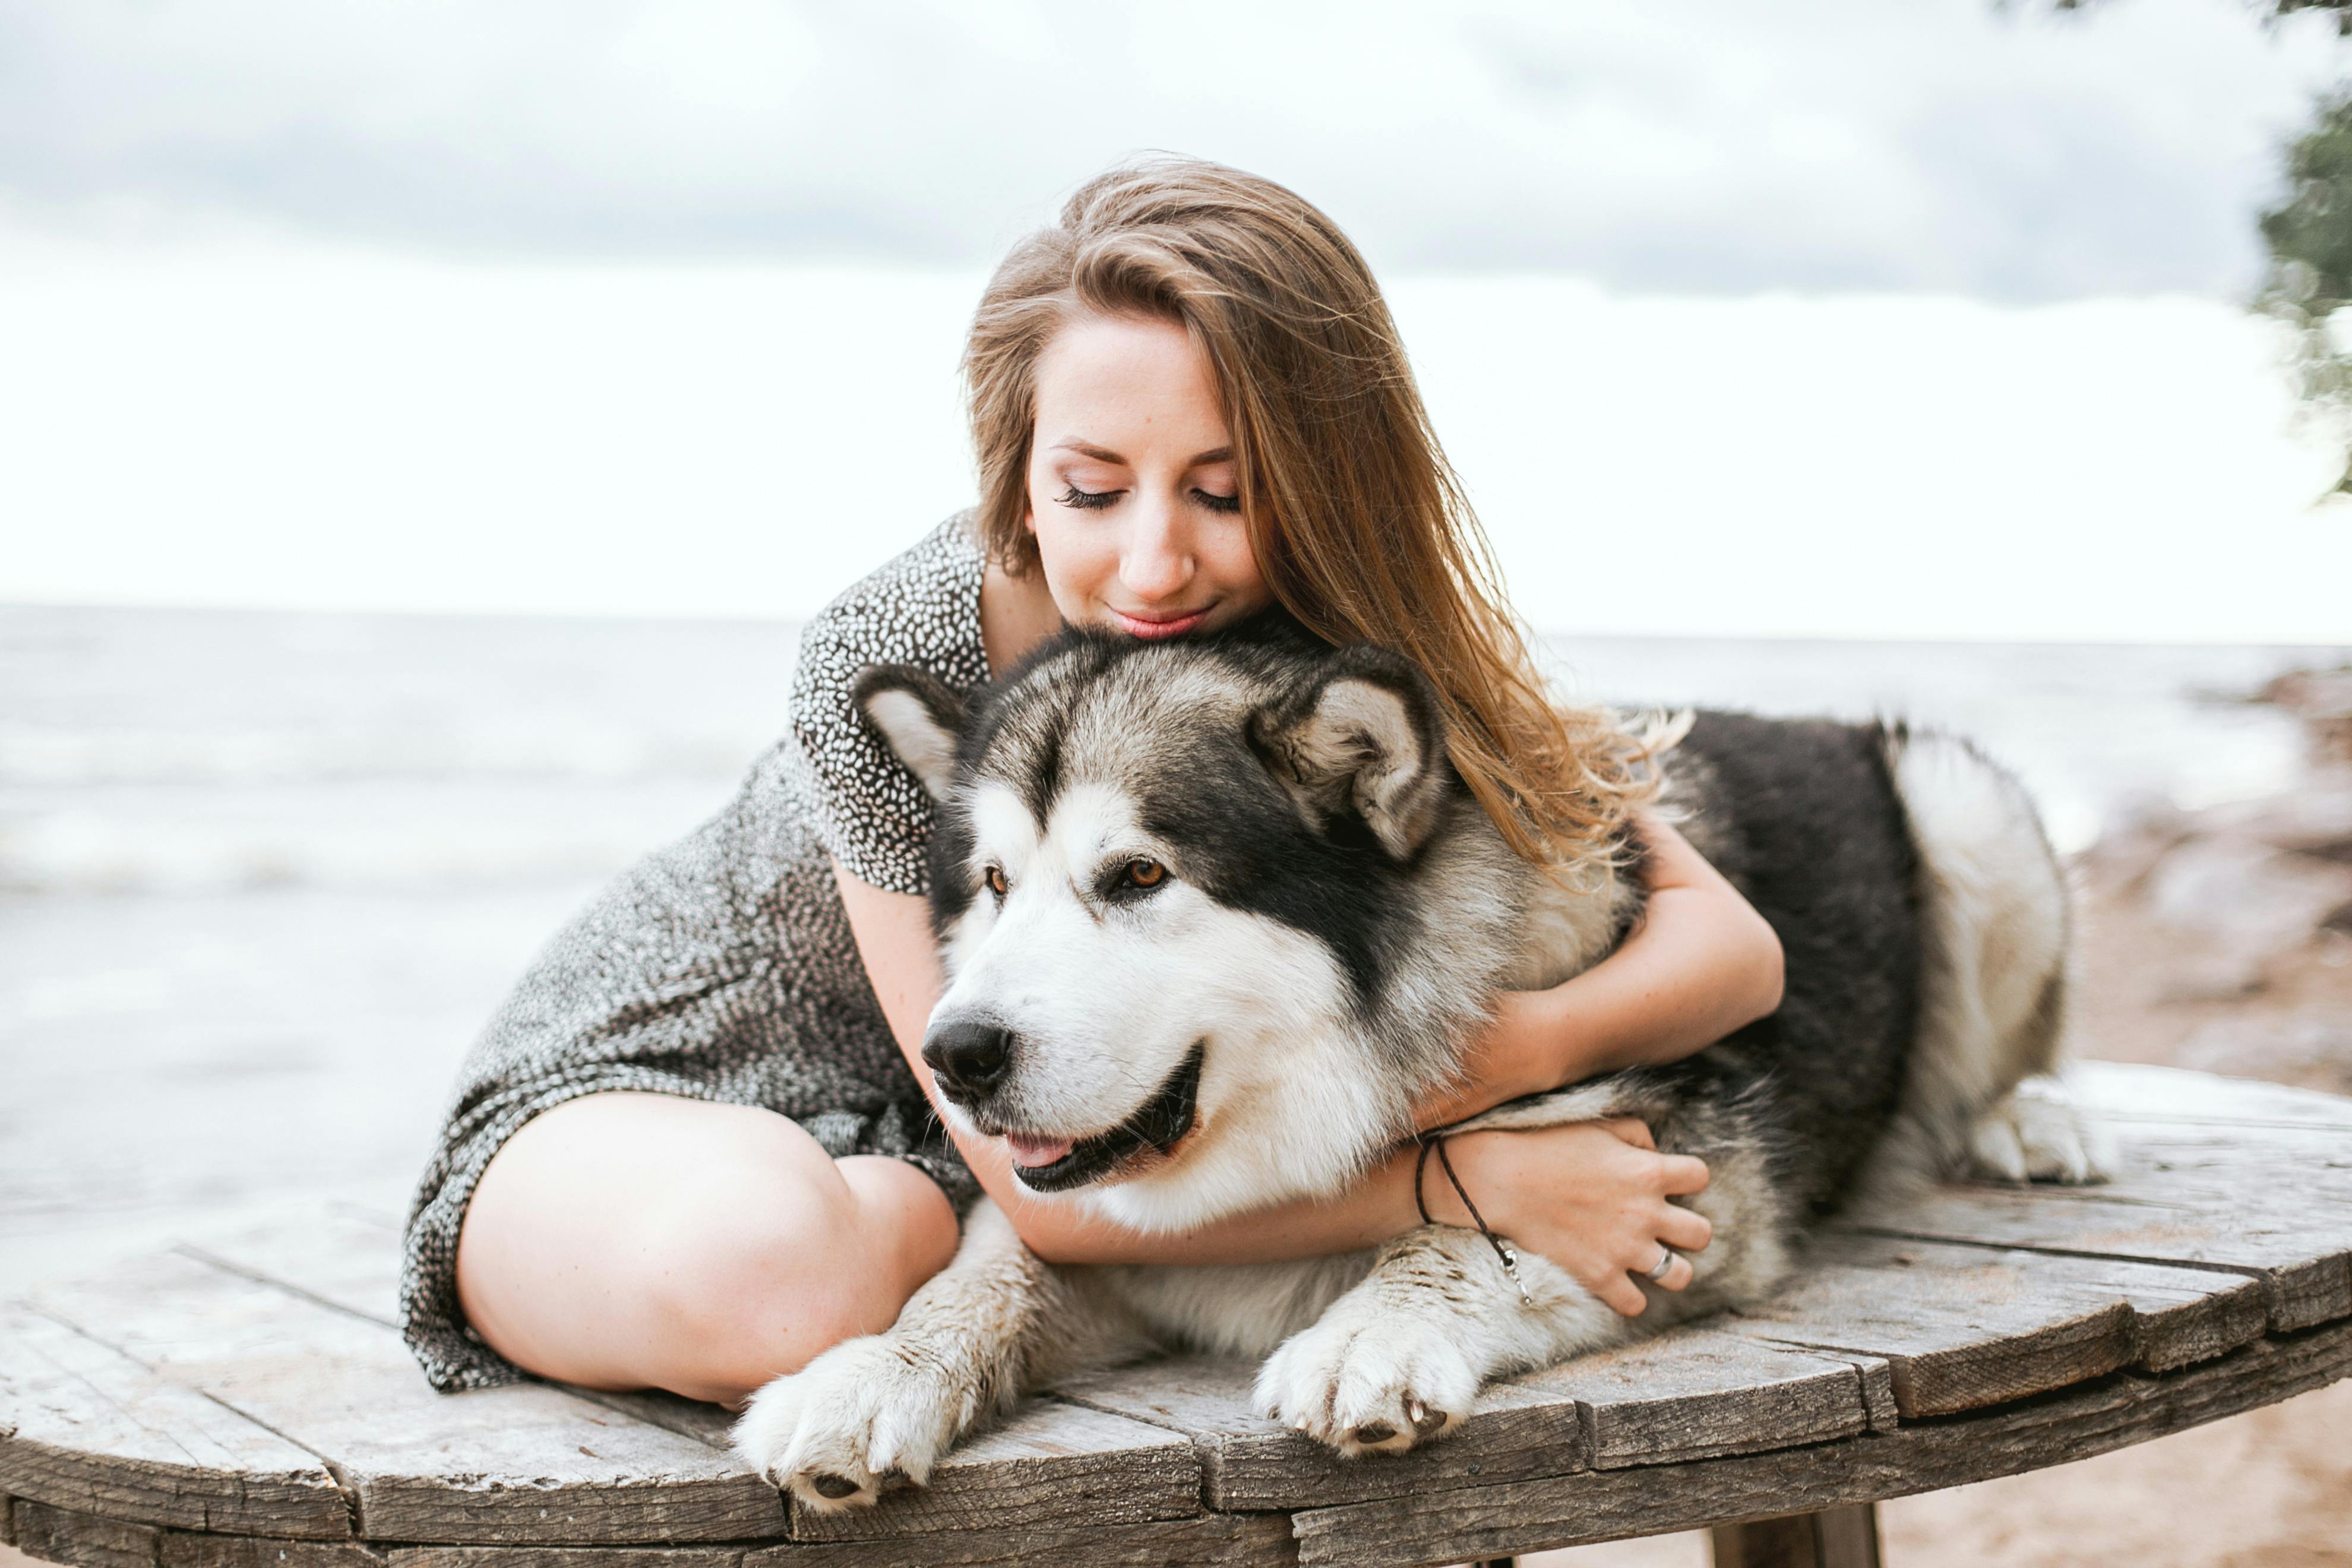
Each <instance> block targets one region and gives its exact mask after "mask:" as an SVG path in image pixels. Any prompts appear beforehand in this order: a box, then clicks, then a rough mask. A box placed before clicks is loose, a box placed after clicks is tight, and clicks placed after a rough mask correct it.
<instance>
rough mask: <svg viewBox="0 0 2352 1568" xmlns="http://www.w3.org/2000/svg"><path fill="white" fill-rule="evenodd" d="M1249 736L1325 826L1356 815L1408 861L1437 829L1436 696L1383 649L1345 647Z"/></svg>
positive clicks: (1262, 717) (1441, 776) (1440, 732)
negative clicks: (1336, 817) (1433, 829)
mask: <svg viewBox="0 0 2352 1568" xmlns="http://www.w3.org/2000/svg"><path fill="white" fill-rule="evenodd" d="M1250 738H1251V739H1252V740H1253V741H1254V742H1255V743H1256V745H1257V748H1258V751H1259V752H1260V754H1261V755H1263V756H1264V757H1265V761H1266V765H1267V766H1268V767H1269V768H1271V769H1272V770H1273V772H1274V775H1275V777H1276V778H1277V779H1279V780H1281V781H1282V783H1283V784H1284V786H1285V787H1286V788H1287V789H1288V790H1289V791H1290V794H1291V796H1292V798H1293V799H1295V800H1297V802H1298V804H1299V806H1300V808H1301V809H1302V810H1304V811H1305V812H1306V813H1307V816H1308V817H1309V818H1310V819H1312V820H1313V821H1315V822H1316V824H1317V825H1318V826H1322V825H1324V824H1327V823H1328V822H1329V821H1330V820H1331V819H1332V818H1333V817H1335V816H1340V815H1343V814H1346V815H1352V816H1356V817H1358V818H1360V820H1361V821H1362V822H1363V824H1364V826H1366V827H1368V828H1370V830H1371V834H1372V837H1374V838H1376V839H1378V840H1379V841H1380V845H1381V848H1383V849H1385V850H1387V851H1388V852H1389V854H1390V856H1391V858H1395V859H1399V860H1402V859H1406V858H1410V857H1411V856H1412V854H1413V852H1414V851H1415V850H1417V849H1419V848H1420V847H1421V846H1422V842H1423V840H1424V839H1426V838H1427V837H1429V833H1430V829H1431V828H1433V827H1434V826H1436V825H1437V808H1438V805H1439V804H1440V803H1441V802H1442V801H1443V800H1444V795H1445V727H1444V721H1443V720H1442V719H1441V717H1440V716H1439V710H1438V705H1437V692H1436V689H1434V688H1433V687H1432V686H1431V685H1430V683H1429V678H1428V677H1427V676H1425V675H1423V673H1422V672H1421V670H1420V668H1418V667H1417V666H1415V665H1414V664H1412V661H1410V660H1408V659H1406V658H1402V657H1400V656H1398V655H1396V654H1393V653H1391V652H1389V651H1388V649H1386V648H1382V647H1372V646H1371V645H1370V644H1369V643H1364V644H1359V645H1357V646H1356V647H1347V648H1342V649H1340V650H1339V652H1338V653H1336V654H1334V655H1333V656H1332V657H1331V658H1330V659H1329V660H1328V661H1327V662H1326V664H1325V665H1324V667H1323V668H1322V670H1321V671H1320V672H1318V676H1317V678H1316V679H1315V680H1314V681H1313V683H1312V684H1310V685H1309V686H1308V687H1307V688H1306V689H1304V690H1302V691H1301V692H1299V693H1298V694H1297V696H1296V697H1294V698H1292V699H1290V700H1287V701H1285V702H1282V703H1279V704H1277V705H1276V706H1275V707H1273V708H1271V709H1267V710H1263V711H1261V712H1260V713H1258V714H1257V715H1256V716H1255V718H1253V719H1252V720H1251V721H1250Z"/></svg>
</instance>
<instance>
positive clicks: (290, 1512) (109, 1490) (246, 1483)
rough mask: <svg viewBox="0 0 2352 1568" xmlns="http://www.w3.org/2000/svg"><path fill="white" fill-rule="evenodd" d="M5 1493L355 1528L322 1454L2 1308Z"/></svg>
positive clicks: (166, 1513)
mask: <svg viewBox="0 0 2352 1568" xmlns="http://www.w3.org/2000/svg"><path fill="white" fill-rule="evenodd" d="M151 1310H152V1309H151ZM0 1490H5V1491H6V1492H9V1493H13V1494H14V1495H16V1496H17V1497H20V1498H28V1499H31V1500H35V1501H37V1502H40V1503H46V1504H49V1505H51V1506H53V1507H56V1508H61V1509H66V1510H74V1511H79V1512H82V1513H94V1514H103V1515H105V1516H107V1517H109V1518H112V1519H118V1520H123V1521H130V1522H132V1523H141V1524H160V1525H178V1526H181V1527H183V1528H184V1529H188V1530H217V1531H253V1532H255V1533H266V1534H270V1535H285V1536H297V1537H306V1538H313V1539H335V1538H341V1537H348V1536H349V1535H350V1534H351V1532H352V1525H351V1510H350V1507H349V1504H348V1503H347V1501H346V1500H345V1498H344V1496H343V1493H342V1491H341V1489H339V1488H338V1487H337V1486H336V1484H335V1479H334V1477H332V1476H331V1475H330V1474H328V1473H327V1469H326V1467H325V1466H323V1465H321V1464H320V1462H319V1459H318V1457H317V1456H316V1455H314V1454H311V1453H309V1452H307V1451H305V1450H304V1449H302V1448H300V1447H296V1446H295V1445H294V1444H292V1443H290V1442H288V1441H287V1440H286V1439H285V1438H284V1437H282V1436H278V1434H277V1433H275V1432H272V1431H269V1430H268V1429H267V1428H266V1427H263V1426H257V1425H256V1424H255V1423H254V1422H252V1421H250V1420H248V1419H247V1418H246V1417H245V1416H243V1415H238V1414H237V1413H236V1411H234V1410H228V1409H225V1408H223V1407H222V1406H221V1405H218V1404H216V1403H215V1402H214V1401H213V1400H210V1399H207V1398H205V1396H204V1395H203V1394H199V1393H197V1392H195V1391H194V1389H191V1388H188V1387H186V1386H184V1385H183V1384H178V1383H174V1382H172V1381H171V1380H169V1379H168V1378H165V1377H162V1376H159V1375H157V1373H154V1372H153V1371H152V1370H151V1369H149V1368H148V1367H146V1366H143V1365H142V1364H141V1363H138V1362H136V1361H134V1360H132V1359H131V1358H130V1357H128V1356H126V1355H124V1354H122V1353H121V1352H120V1351H117V1350H114V1349H112V1348H110V1346H108V1345H105V1344H102V1343H100V1342H97V1341H95V1340H92V1339H90V1338H89V1337H88V1336H86V1335H83V1334H79V1333H77V1332H75V1331H73V1330H72V1329H69V1328H68V1327H66V1326H65V1325H64V1324H63V1323H60V1322H58V1321H56V1320H54V1319H51V1318H47V1317H45V1316H42V1315H40V1314H38V1313H36V1312H31V1311H26V1310H6V1309H0Z"/></svg>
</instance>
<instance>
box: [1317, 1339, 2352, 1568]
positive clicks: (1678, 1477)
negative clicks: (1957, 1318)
mask: <svg viewBox="0 0 2352 1568" xmlns="http://www.w3.org/2000/svg"><path fill="white" fill-rule="evenodd" d="M2347 1376H2352V1322H2343V1323H2331V1324H2328V1325H2326V1326H2325V1327H2322V1328H2319V1329H2315V1330H2310V1331H2305V1332H2304V1333H2300V1334H2295V1335H2291V1336H2286V1337H2283V1338H2277V1339H2271V1340H2264V1341H2260V1342H2256V1343H2253V1344H2251V1345H2246V1346H2243V1347H2242V1348H2240V1349H2238V1350H2235V1351H2232V1352H2230V1353H2229V1354H2227V1355H2225V1356H2221V1357H2220V1358H2218V1359H2215V1360H2212V1361H2208V1362H2202V1363H2198V1364H2197V1365H2195V1366H2191V1367H2189V1368H2187V1369H2185V1370H2183V1371H2179V1372H2174V1373H2162V1374H2158V1375H2153V1376H2152V1375H2149V1374H2147V1373H2119V1374H2116V1375H2115V1376H2111V1377H2106V1378H2103V1379H2101V1380H2099V1381H2098V1382H2096V1383H2095V1384H2088V1385H2086V1386H2084V1387H2080V1388H2075V1389H2072V1390H2069V1391H2067V1392H2065V1393H2063V1394H2054V1395H2052V1396H2050V1397H2049V1398H2047V1399H2042V1400H2037V1401H2034V1402H2032V1403H2031V1404H2027V1405H2017V1406H2012V1407H2010V1408H2006V1409H1995V1410H1985V1411H1979V1412H1977V1413H1976V1414H1974V1415H1964V1416H1956V1417H1952V1418H1949V1419H1946V1420H1939V1421H1931V1422H1925V1423H1920V1424H1906V1425H1905V1426H1901V1427H1899V1428H1897V1429H1896V1430H1895V1431H1893V1432H1884V1433H1878V1432H1874V1433H1867V1434H1864V1435H1863V1436H1857V1437H1849V1438H1845V1439H1843V1440H1842V1441H1839V1442H1835V1443H1823V1444H1817V1445H1813V1446H1811V1447H1801V1448H1787V1449H1781V1450H1778V1451H1776V1452H1772V1453H1767V1454H1741V1455H1733V1456H1729V1457H1727V1458H1714V1459H1699V1460H1694V1461H1690V1462H1688V1463H1684V1464H1676V1465H1663V1466H1656V1467H1648V1468H1633V1469H1608V1470H1601V1469H1596V1470H1590V1471H1585V1472H1581V1473H1579V1474H1576V1475H1571V1476H1561V1477H1556V1478H1551V1479H1543V1480H1532V1481H1514V1482H1507V1483H1504V1484H1502V1485H1498V1486H1486V1487H1475V1488H1467V1489H1461V1490H1457V1491H1453V1492H1425V1493H1420V1494H1416V1495H1412V1496H1405V1497H1397V1498H1389V1499H1383V1500H1379V1501H1374V1502H1365V1503H1351V1504H1348V1505H1346V1506H1343V1507H1338V1508H1328V1509H1309V1510H1301V1511H1300V1512H1298V1513H1297V1514H1296V1515H1295V1516H1294V1518H1293V1523H1294V1525H1295V1527H1296V1529H1297V1533H1298V1542H1299V1562H1300V1563H1301V1564H1302V1565H1308V1568H1312V1565H1319V1564H1325V1563H1329V1564H1334V1565H1337V1564H1342V1563H1344V1564H1349V1565H1350V1568H1420V1565H1422V1564H1425V1563H1455V1562H1461V1561H1464V1560H1465V1559H1477V1558H1487V1557H1501V1556H1507V1555H1510V1554H1512V1553H1514V1552H1536V1551H1547V1550H1549V1549H1552V1548H1555V1547H1562V1546H1576V1545H1582V1544H1585V1543H1587V1542H1596V1541H1613V1540H1617V1539H1619V1538H1621V1537H1625V1536H1634V1535H1654V1534H1658V1533H1661V1532H1664V1531H1681V1530H1691V1529H1704V1528H1707V1527H1709V1526H1712V1525H1716V1524H1727V1523H1734V1522H1738V1521H1744V1520H1750V1519H1762V1518H1767V1517H1769V1516H1772V1515H1777V1514H1785V1513H1788V1512H1790V1510H1819V1509H1826V1508H1837V1507H1843V1506H1846V1505H1849V1504H1854V1503H1861V1502H1868V1501H1873V1500H1885V1499H1887V1498H1893V1497H1905V1496H1908V1495H1910V1494H1912V1493H1914V1492H1922V1491H1933V1490H1936V1489H1939V1488H1943V1487H1948V1486H1958V1485H1961V1484H1963V1483H1965V1482H1969V1481H1979V1480H1989V1479H1992V1478H1994V1477H1997V1476H2009V1475H2016V1474H2019V1473H2021V1472H2022V1471H2026V1470H2032V1469H2040V1468H2045V1467H2047V1466H2051V1465H2056V1464H2063V1463H2065V1462H2067V1461H2069V1460H2072V1459H2080V1458H2090V1457H2091V1456H2093V1455H2095V1454H2103V1453H2107V1452H2109V1451H2111V1450H2113V1449H2116V1448H2121V1447H2128V1446H2129V1445H2131V1444H2134V1443H2138V1442H2143V1441H2146V1440H2147V1439H2149V1438H2152V1437H2160V1436H2167V1435H2168V1434H2170V1433H2173V1432H2177V1431H2181V1430H2184V1429H2186V1428H2188V1427H2190V1426H2200V1425H2201V1424H2203V1423H2205V1422H2208V1421H2213V1420H2218V1419H2220V1418H2221V1417H2223V1416H2227V1415H2237V1414H2239V1413H2240V1412H2242V1411H2246V1410H2251V1409H2254V1408H2256V1407H2258V1406H2261V1405H2271V1404H2275V1403H2277V1402H2278V1401H2280V1400H2282V1399H2285V1398H2288V1397H2290V1396H2292V1395H2294V1394H2301V1393H2305V1392H2306V1391H2308V1390H2310V1389H2314V1388H2319V1387H2324V1386H2326V1384H2330V1383H2334V1382H2336V1380H2338V1379H2340V1378H2344V1377H2347Z"/></svg>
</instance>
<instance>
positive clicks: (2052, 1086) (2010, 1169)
mask: <svg viewBox="0 0 2352 1568" xmlns="http://www.w3.org/2000/svg"><path fill="white" fill-rule="evenodd" d="M1969 1157H1970V1159H1971V1161H1972V1162H1973V1163H1974V1164H1975V1166H1976V1173H1977V1174H1979V1175H1980V1176H1987V1177H1990V1178H1991V1179H1993V1180H1995V1181H2001V1182H2065V1183H2070V1184H2075V1185H2081V1184H2087V1183H2093V1182H2104V1181H2105V1180H2106V1179H2107V1171H2108V1169H2109V1168H2110V1166H2111V1165H2112V1164H2113V1163H2114V1159H2113V1155H2112V1153H2111V1152H2110V1151H2109V1148H2108V1141H2107V1138H2106V1135H2105V1131H2103V1130H2102V1129H2101V1128H2100V1127H2099V1126H2098V1125H2097V1124H2096V1123H2095V1122H2094V1121H2091V1120H2090V1119H2089V1118H2088V1117H2086V1116H2084V1114H2083V1111H2082V1109H2081V1108H2080V1107H2079V1106H2077V1105H2076V1104H2075V1103H2074V1097H2073V1095H2072V1094H2070V1093H2069V1092H2068V1090H2067V1089H2066V1086H2065V1085H2064V1084H2063V1083H2062V1082H2060V1081H2059V1080H2058V1079H2055V1078H2050V1077H2042V1078H2030V1079H2026V1080H2025V1081H2024V1082H2022V1083H2021V1084H2019V1085H2018V1086H2017V1087H2016V1088H2015V1089H2011V1090H2010V1092H2009V1093H2008V1094H2006V1095H2004V1096H2002V1097H2001V1099H2000V1101H1999V1102H1998V1103H1996V1104H1995V1105H1994V1106H1993V1108H1992V1109H1991V1110H1988V1111H1986V1112H1985V1113H1984V1114H1983V1115H1982V1116H1979V1117H1978V1118H1977V1120H1976V1124H1975V1125H1974V1126H1973V1127H1971V1128H1969Z"/></svg>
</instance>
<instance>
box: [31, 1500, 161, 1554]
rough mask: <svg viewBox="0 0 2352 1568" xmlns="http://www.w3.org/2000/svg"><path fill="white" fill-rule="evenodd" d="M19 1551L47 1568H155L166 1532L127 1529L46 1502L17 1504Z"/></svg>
mask: <svg viewBox="0 0 2352 1568" xmlns="http://www.w3.org/2000/svg"><path fill="white" fill-rule="evenodd" d="M162 1539H163V1531H160V1530H158V1529H156V1528H155V1527H154V1526H153V1525H152V1524H126V1523H124V1522H123V1521H121V1520H119V1519H102V1518H100V1516H99V1515H97V1514H94V1513H82V1512H80V1511H79V1510H73V1509H64V1508H51V1507H50V1506H49V1505H48V1504H47V1503H45V1502H35V1501H32V1500H29V1499H26V1498H19V1499H18V1500H17V1501H16V1549H17V1550H18V1551H19V1552H23V1553H24V1554H25V1555H26V1556H27V1557H37V1558H39V1559H40V1560H41V1561H42V1562H44V1563H74V1564H76V1565H77V1568H155V1564H156V1550H157V1547H158V1544H159V1543H160V1542H161V1541H162Z"/></svg>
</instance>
